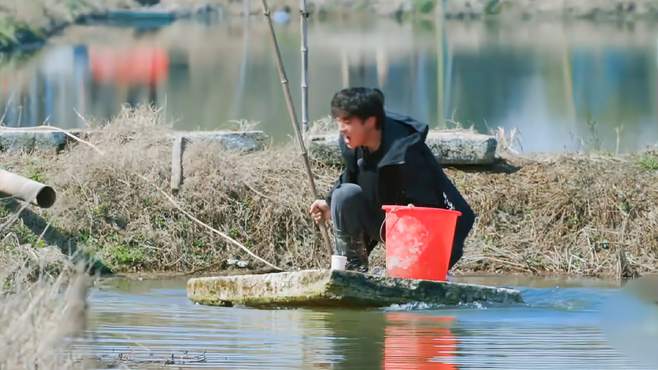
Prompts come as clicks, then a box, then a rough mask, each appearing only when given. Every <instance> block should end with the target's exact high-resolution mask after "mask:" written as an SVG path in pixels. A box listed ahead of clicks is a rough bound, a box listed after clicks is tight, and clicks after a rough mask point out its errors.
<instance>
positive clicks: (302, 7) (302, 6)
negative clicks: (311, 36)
mask: <svg viewBox="0 0 658 370" xmlns="http://www.w3.org/2000/svg"><path fill="white" fill-rule="evenodd" d="M299 15H300V17H299V27H300V32H301V35H302V45H301V53H302V79H301V81H302V127H303V128H304V131H308V24H307V19H308V12H307V10H306V0H300V1H299Z"/></svg>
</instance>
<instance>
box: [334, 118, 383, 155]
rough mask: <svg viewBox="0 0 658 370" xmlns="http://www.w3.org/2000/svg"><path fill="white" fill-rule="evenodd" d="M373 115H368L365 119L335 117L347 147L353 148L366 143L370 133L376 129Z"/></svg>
mask: <svg viewBox="0 0 658 370" xmlns="http://www.w3.org/2000/svg"><path fill="white" fill-rule="evenodd" d="M376 121H377V119H376V118H375V117H368V118H366V119H365V120H364V119H361V118H359V117H336V122H337V123H338V131H339V132H340V134H341V135H342V136H343V139H345V144H346V145H347V147H348V148H350V149H354V148H358V147H360V146H363V145H365V144H366V143H368V140H369V139H370V138H371V135H372V133H373V132H374V131H375V130H376V128H375V123H376Z"/></svg>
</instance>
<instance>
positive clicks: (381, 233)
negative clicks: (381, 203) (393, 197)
mask: <svg viewBox="0 0 658 370" xmlns="http://www.w3.org/2000/svg"><path fill="white" fill-rule="evenodd" d="M402 207H409V208H413V207H415V206H414V205H413V204H411V203H409V204H407V205H406V206H398V207H393V208H391V209H390V212H392V213H393V212H395V211H397V210H398V209H400V208H402ZM398 221H400V218H399V217H398V219H397V220H395V222H394V223H393V225H391V229H392V228H393V227H394V226H395V224H397V223H398ZM384 225H386V217H384V221H383V222H382V224H381V225H380V226H379V240H381V241H382V242H384V234H383V231H384Z"/></svg>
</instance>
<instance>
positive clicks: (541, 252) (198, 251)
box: [0, 109, 658, 276]
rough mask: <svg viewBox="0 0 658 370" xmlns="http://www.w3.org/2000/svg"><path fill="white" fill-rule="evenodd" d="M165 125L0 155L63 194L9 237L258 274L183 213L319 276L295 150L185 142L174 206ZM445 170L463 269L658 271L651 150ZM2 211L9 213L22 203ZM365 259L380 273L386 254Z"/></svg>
mask: <svg viewBox="0 0 658 370" xmlns="http://www.w3.org/2000/svg"><path fill="white" fill-rule="evenodd" d="M161 121H162V118H161V117H160V115H159V113H158V112H154V111H150V110H145V109H142V110H138V111H125V112H124V113H123V114H122V115H121V116H119V117H118V118H116V119H115V120H114V121H113V122H111V123H109V124H107V125H104V126H103V128H102V129H100V131H99V134H95V135H94V136H93V137H92V144H93V145H94V147H93V148H92V147H90V146H88V145H83V144H79V145H77V146H73V147H71V148H69V149H67V150H65V151H63V152H61V153H59V154H54V153H52V152H34V153H22V154H16V153H14V154H9V153H1V154H0V163H2V164H3V167H4V168H6V169H8V170H10V171H14V172H17V173H20V174H23V175H25V176H27V177H30V178H33V179H37V180H39V181H42V182H47V183H49V184H50V185H52V186H54V187H55V189H56V190H57V192H58V202H57V203H56V204H55V206H54V207H53V208H51V209H48V210H47V211H42V210H38V209H27V210H25V211H24V212H23V213H22V215H21V219H20V220H19V222H17V223H16V225H14V227H13V229H12V232H14V233H15V235H16V236H17V238H18V239H19V240H20V242H21V243H33V244H34V243H37V244H38V245H42V246H45V245H57V246H59V247H60V248H61V249H63V250H65V251H76V250H78V251H81V252H84V253H85V254H87V255H89V256H94V258H96V259H97V263H98V264H99V265H104V266H106V267H107V268H108V269H110V270H111V271H114V272H131V271H133V272H134V271H147V272H163V271H168V272H188V273H199V272H208V271H221V270H224V269H233V268H237V269H240V268H242V269H262V268H263V267H264V265H263V264H261V263H258V262H256V261H255V260H254V259H253V258H251V257H249V256H247V255H246V254H245V253H244V252H242V251H240V250H239V249H238V248H236V247H235V246H234V245H233V244H230V243H227V242H226V241H225V239H223V238H222V237H220V236H218V235H216V234H213V233H211V232H209V231H208V229H207V228H206V227H204V226H202V225H200V224H197V223H195V222H194V221H192V220H191V219H190V218H189V217H187V216H186V215H185V214H184V213H183V212H182V210H184V211H186V212H189V213H190V214H192V215H193V216H195V217H196V218H198V219H199V220H200V221H202V222H204V223H206V224H208V225H210V226H211V227H214V228H216V229H218V230H220V231H222V232H224V233H225V234H227V235H229V236H230V237H232V238H234V239H236V240H238V241H239V242H241V243H242V244H243V245H244V246H246V247H247V248H249V249H250V250H251V251H252V252H254V253H256V254H257V255H258V256H260V257H262V258H264V259H265V260H267V261H269V262H271V263H273V264H275V265H277V266H280V267H282V268H284V269H286V270H296V269H304V268H317V267H324V265H325V261H328V257H327V256H326V255H325V252H324V249H323V248H322V245H321V241H320V237H319V234H318V233H317V232H316V230H315V228H314V226H313V224H312V223H311V221H310V219H309V217H307V214H306V211H307V207H308V205H309V204H310V202H311V201H312V198H311V197H310V196H309V194H308V191H307V189H306V182H305V181H304V173H303V170H302V169H301V167H300V166H297V162H298V161H299V157H298V155H297V154H296V151H295V150H294V146H292V145H289V146H283V147H273V148H269V149H267V150H265V151H260V152H253V153H247V154H240V153H236V152H229V151H226V150H223V149H221V148H220V147H218V146H216V145H212V144H208V143H206V144H204V143H197V144H195V143H192V144H190V146H189V147H188V148H186V150H185V155H184V158H183V166H184V168H185V180H184V182H183V184H182V186H181V187H180V190H179V191H178V193H177V194H174V195H172V198H171V199H169V198H167V197H166V196H165V195H164V194H163V193H162V192H161V190H163V191H164V192H165V193H166V194H169V182H170V176H171V168H170V163H171V140H170V139H169V135H170V131H169V129H168V128H166V127H165V126H163V125H162V122H161ZM101 153H102V154H101ZM315 171H316V175H317V183H318V187H319V189H321V190H322V191H327V190H328V189H330V187H331V184H332V182H333V181H334V179H335V178H336V176H337V174H338V172H339V168H336V167H330V166H322V165H320V164H318V163H316V164H315ZM446 171H447V173H448V175H449V176H450V177H451V178H452V179H453V181H454V182H455V183H456V184H457V186H458V187H459V188H460V189H462V191H463V193H464V195H465V196H466V198H467V199H468V200H469V202H470V203H471V204H472V206H473V208H474V210H475V211H476V212H477V214H478V219H477V222H476V225H475V228H474V230H473V231H472V234H471V236H470V237H469V239H468V240H467V243H466V248H465V256H464V258H463V259H462V261H461V262H460V263H459V265H458V266H457V270H458V271H460V272H518V273H532V274H545V273H566V274H572V275H609V276H617V275H620V274H622V273H625V274H627V275H628V274H631V273H633V272H634V271H639V272H649V271H655V269H656V262H657V260H656V254H657V252H658V227H656V226H658V206H657V204H658V189H657V188H656V187H655V183H656V180H657V179H658V154H657V153H655V152H654V153H651V152H649V153H643V154H637V155H629V156H624V157H613V156H609V155H562V156H552V157H535V158H518V157H514V158H510V159H508V161H507V162H506V163H501V164H500V165H499V166H497V167H495V168H480V169H478V170H464V169H457V168H448V169H447V170H446ZM172 200H173V202H172ZM174 202H175V203H174ZM3 203H4V204H5V207H4V208H3V210H2V212H3V213H4V215H8V214H10V213H12V212H14V211H16V210H17V208H18V207H19V205H17V204H16V203H15V202H13V201H11V200H9V201H8V200H4V201H3ZM46 226H47V229H46ZM44 229H46V231H45V232H44ZM42 234H43V235H42ZM372 262H373V265H381V264H382V263H383V258H382V249H381V248H377V249H376V251H375V252H374V255H373V257H372Z"/></svg>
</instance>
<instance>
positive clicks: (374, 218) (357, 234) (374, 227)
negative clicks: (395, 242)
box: [331, 183, 384, 252]
mask: <svg viewBox="0 0 658 370" xmlns="http://www.w3.org/2000/svg"><path fill="white" fill-rule="evenodd" d="M331 218H332V220H333V222H334V229H336V230H339V231H340V232H342V233H345V234H348V235H350V236H351V237H353V238H355V239H356V238H361V237H365V238H366V241H367V243H368V244H370V242H372V241H379V240H380V235H379V232H380V227H382V223H383V222H384V211H382V210H381V209H378V208H376V207H375V205H373V204H370V203H369V202H368V199H367V198H366V197H365V195H364V194H363V191H362V190H361V187H360V186H359V185H356V184H352V183H344V184H340V185H339V186H338V187H337V188H336V189H335V190H334V192H333V193H332V195H331ZM369 249H370V248H369ZM368 252H370V250H368Z"/></svg>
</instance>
